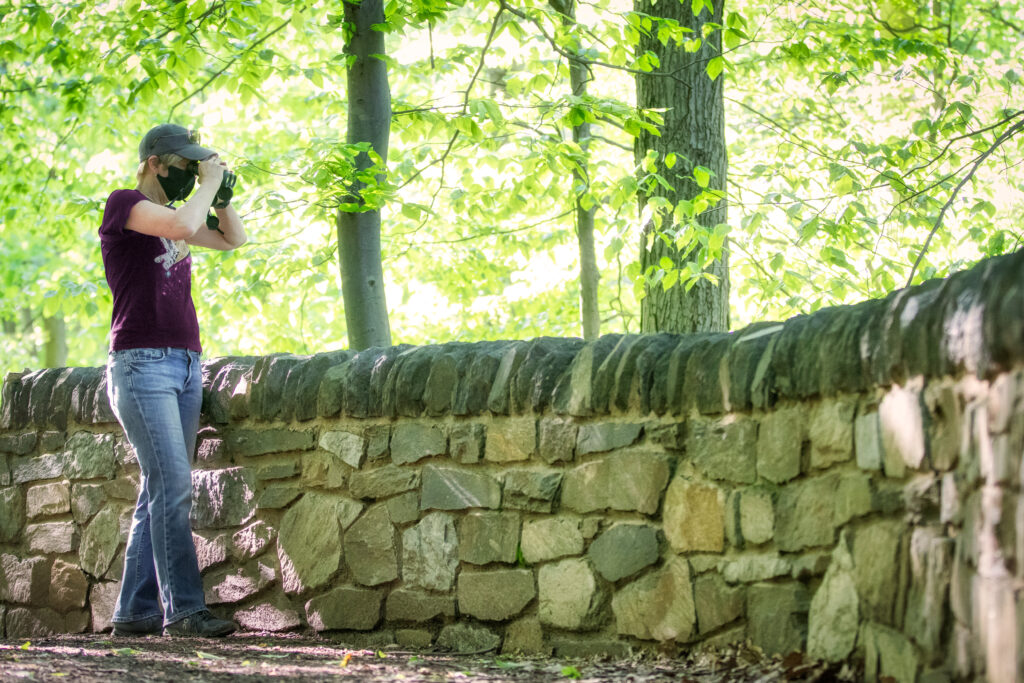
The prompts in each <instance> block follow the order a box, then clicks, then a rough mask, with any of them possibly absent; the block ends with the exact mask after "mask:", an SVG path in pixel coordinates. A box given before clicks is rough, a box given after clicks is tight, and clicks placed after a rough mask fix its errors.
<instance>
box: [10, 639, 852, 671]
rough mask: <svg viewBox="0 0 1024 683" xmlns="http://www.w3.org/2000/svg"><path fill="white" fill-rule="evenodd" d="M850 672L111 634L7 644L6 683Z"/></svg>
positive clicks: (723, 658)
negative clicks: (373, 649) (363, 648)
mask: <svg viewBox="0 0 1024 683" xmlns="http://www.w3.org/2000/svg"><path fill="white" fill-rule="evenodd" d="M855 678H856V677H855V672H852V671H850V670H848V669H846V668H840V667H834V666H833V667H829V666H825V665H822V664H817V663H805V662H803V660H802V658H800V657H798V656H791V657H789V658H787V659H785V660H783V659H779V658H774V659H766V658H763V657H759V656H758V655H757V654H756V653H752V652H749V651H746V650H733V651H729V652H725V653H720V654H717V655H715V656H711V655H708V654H704V655H693V656H689V657H683V658H674V659H669V658H657V657H649V656H648V657H641V658H636V659H632V660H627V661H602V660H594V659H587V660H567V659H557V658H523V657H506V656H496V655H493V654H484V655H479V654H478V655H451V654H439V653H418V654H413V653H409V652H396V651H390V652H389V651H376V652H375V651H371V650H353V649H347V648H345V647H344V646H343V645H341V644H339V643H335V642H332V641H330V640H327V639H325V638H310V637H308V636H303V635H295V636H281V635H264V634H254V633H245V634H241V635H235V636H232V637H230V638H225V639H222V640H203V639H192V638H175V639H171V638H161V637H148V638H112V637H111V636H109V635H106V634H95V635H92V634H90V635H83V634H78V635H63V636H51V637H48V638H38V639H32V640H18V641H12V640H0V680H3V681H16V680H29V681H56V680H61V679H64V680H68V681H75V683H79V682H83V683H117V682H121V681H125V682H129V681H130V682H131V683H181V682H182V681H186V680H188V681H204V682H211V683H214V682H219V681H223V682H225V683H226V682H227V681H232V682H237V681H266V680H285V681H321V680H335V679H349V680H360V681H393V680H396V679H400V680H403V681H408V682H417V681H452V680H476V681H553V680H565V681H568V680H573V679H579V680H584V681H611V680H615V681H635V682H637V683H641V682H642V683H647V682H656V681H657V682H660V681H679V682H684V683H688V682H693V683H697V682H699V683H710V682H712V681H765V682H766V683H767V682H769V681H826V680H827V681H834V680H851V681H852V680H855Z"/></svg>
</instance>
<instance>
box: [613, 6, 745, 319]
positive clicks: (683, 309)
mask: <svg viewBox="0 0 1024 683" xmlns="http://www.w3.org/2000/svg"><path fill="white" fill-rule="evenodd" d="M713 4H714V15H713V16H712V15H710V14H709V13H708V11H707V9H706V8H705V9H703V10H702V11H701V14H700V15H699V16H696V17H695V16H694V15H693V11H692V10H691V3H690V2H688V1H686V2H680V0H660V1H656V0H634V4H633V6H634V9H635V10H636V11H638V12H643V13H644V14H647V15H650V16H658V17H665V18H670V19H675V20H676V21H678V22H679V24H680V25H682V26H687V27H689V28H691V29H692V30H693V33H692V34H691V35H692V36H694V37H700V36H702V35H703V33H702V26H703V25H704V24H705V23H706V22H714V23H717V24H721V23H722V10H723V4H724V0H713ZM653 33H654V36H642V37H641V39H640V45H639V50H640V52H641V53H644V52H647V51H651V52H654V53H655V54H657V55H658V58H659V59H660V61H661V66H660V68H659V69H658V73H660V74H671V76H665V75H637V77H636V94H637V105H638V106H639V107H642V108H645V109H648V108H650V109H664V110H665V112H664V118H665V122H664V125H663V126H662V128H661V136H660V137H659V136H655V135H651V134H650V133H647V132H646V131H644V132H642V133H641V134H640V136H639V137H638V138H637V141H636V159H637V163H638V164H639V163H640V161H641V160H642V159H643V158H644V157H645V156H646V154H647V150H651V149H652V150H655V151H657V152H658V154H659V159H664V158H665V155H667V154H669V153H671V152H674V153H676V154H677V155H680V159H679V163H677V164H676V166H675V167H674V168H672V169H668V168H663V167H659V168H660V169H661V170H662V171H663V172H664V175H665V177H666V179H667V180H668V182H669V183H670V184H671V185H672V187H673V189H674V192H669V191H666V190H664V189H662V188H659V190H658V192H659V194H661V195H662V196H665V197H667V198H668V199H670V200H671V201H672V203H673V204H675V203H676V202H678V201H679V200H682V199H692V198H693V197H695V196H696V195H698V194H700V191H701V189H700V187H698V185H697V184H696V183H694V182H693V181H692V180H689V179H688V178H686V176H688V175H692V172H693V168H694V167H695V166H704V167H705V168H709V169H711V170H712V171H713V172H714V177H713V178H712V179H711V184H710V186H709V188H710V189H716V190H721V191H722V192H724V191H725V179H726V172H727V170H728V168H727V163H726V150H725V103H724V99H723V90H722V81H723V78H722V77H721V76H719V77H718V78H716V79H715V80H711V78H710V77H708V75H707V73H706V71H705V68H706V66H707V62H708V60H709V59H711V58H712V57H716V56H718V55H720V54H721V32H720V31H717V30H716V31H714V32H713V33H712V34H710V35H709V36H707V38H706V39H705V40H704V43H703V45H702V46H701V49H700V51H699V52H697V53H688V52H686V51H685V50H683V48H682V47H680V46H676V45H675V44H674V43H672V42H670V43H669V45H668V46H664V45H662V44H661V42H660V41H658V39H657V30H655V31H654V32H653ZM645 203H646V202H645V198H644V197H643V195H641V198H640V210H641V212H642V211H643V208H644V205H645ZM668 220H669V219H668V217H666V222H665V224H663V225H662V230H663V231H664V230H665V229H667V228H668V227H669V226H668ZM698 222H699V223H700V224H701V225H704V226H707V227H713V226H714V225H717V224H719V223H725V222H726V204H725V200H722V201H721V202H720V203H719V204H718V205H717V206H716V207H715V208H714V209H710V210H708V211H706V212H705V213H704V214H703V215H701V216H700V217H699V218H698ZM640 253H641V265H642V266H643V268H644V269H645V270H646V268H647V266H648V265H654V267H655V268H658V267H659V265H658V264H659V263H660V262H661V260H662V258H664V257H666V256H667V257H668V258H669V259H671V260H672V261H673V262H674V263H676V264H677V266H683V265H685V263H684V261H683V260H682V257H681V254H680V252H679V251H678V250H676V249H675V247H674V246H671V245H667V244H665V242H664V241H663V240H662V239H660V238H659V237H657V236H656V235H654V226H653V225H651V224H648V225H645V226H644V235H643V241H642V243H641V248H640ZM709 272H711V273H712V274H714V275H715V276H716V277H717V278H718V282H719V284H718V285H717V286H715V285H712V284H711V283H710V282H708V281H707V280H700V281H699V282H698V283H697V284H696V285H695V286H694V287H693V288H692V289H690V290H689V291H686V287H685V286H683V284H682V283H680V284H677V285H676V286H674V287H671V288H670V289H669V290H668V291H665V290H664V289H663V287H662V286H661V284H660V283H659V284H656V285H654V286H652V287H648V289H647V292H646V296H645V297H644V298H643V300H642V303H641V308H640V327H641V331H643V332H677V333H689V332H699V331H724V330H727V329H729V264H728V252H727V251H725V250H723V254H722V260H721V262H716V263H715V264H714V265H713V266H712V267H711V268H710V269H709Z"/></svg>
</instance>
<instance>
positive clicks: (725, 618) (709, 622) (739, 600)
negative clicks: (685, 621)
mask: <svg viewBox="0 0 1024 683" xmlns="http://www.w3.org/2000/svg"><path fill="white" fill-rule="evenodd" d="M693 602H694V609H695V611H696V613H697V629H698V631H700V633H702V634H708V633H711V632H713V631H716V630H718V629H719V628H721V627H722V626H725V625H726V624H729V623H731V622H733V621H735V620H737V619H739V618H740V617H741V616H742V615H743V590H742V589H740V588H736V587H732V586H728V585H726V583H725V581H723V580H722V577H721V576H719V575H718V574H715V573H713V572H711V573H708V574H703V575H701V576H698V577H697V579H696V580H695V581H694V582H693Z"/></svg>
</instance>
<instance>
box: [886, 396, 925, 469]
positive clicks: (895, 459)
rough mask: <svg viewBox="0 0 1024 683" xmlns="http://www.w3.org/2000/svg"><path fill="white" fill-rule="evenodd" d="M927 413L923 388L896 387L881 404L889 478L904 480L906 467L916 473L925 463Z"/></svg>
mask: <svg viewBox="0 0 1024 683" xmlns="http://www.w3.org/2000/svg"><path fill="white" fill-rule="evenodd" d="M924 413H925V408H924V405H923V401H922V398H921V393H920V389H919V388H917V387H915V386H907V387H901V386H900V385H898V384H896V385H893V387H892V388H891V389H890V390H889V393H887V394H886V395H885V397H884V398H883V399H882V402H881V403H880V404H879V406H878V417H879V420H880V426H881V432H882V446H883V456H884V461H883V464H884V469H885V473H886V475H887V476H891V477H896V478H902V477H903V473H904V471H905V469H906V468H910V469H912V470H916V469H919V468H921V466H922V465H923V464H924V460H925V456H926V455H927V440H926V437H925V433H924V419H925V415H924Z"/></svg>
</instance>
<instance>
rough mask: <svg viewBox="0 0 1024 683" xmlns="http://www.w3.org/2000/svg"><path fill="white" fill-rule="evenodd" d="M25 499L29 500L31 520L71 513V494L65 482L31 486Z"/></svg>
mask: <svg viewBox="0 0 1024 683" xmlns="http://www.w3.org/2000/svg"><path fill="white" fill-rule="evenodd" d="M25 497H26V498H27V499H28V517H29V519H33V518H35V517H45V516H47V515H59V514H61V513H63V512H70V511H71V492H70V491H69V490H68V485H67V484H66V483H64V482H53V483H51V484H36V485H35V486H30V487H29V488H28V491H26V493H25Z"/></svg>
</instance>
